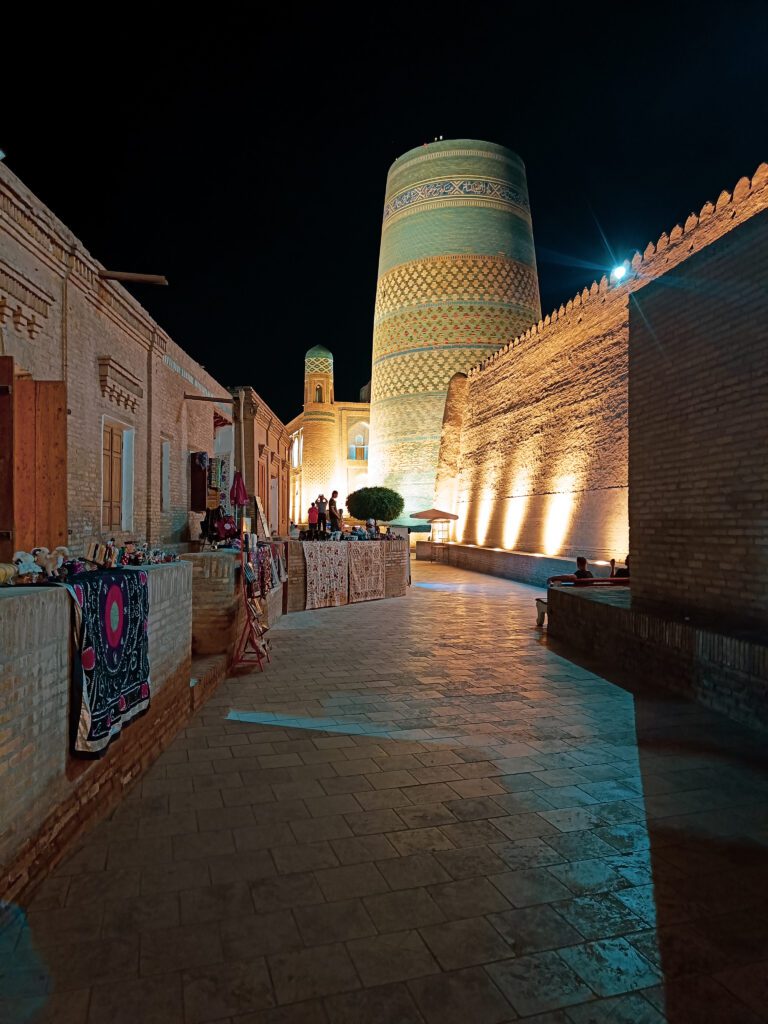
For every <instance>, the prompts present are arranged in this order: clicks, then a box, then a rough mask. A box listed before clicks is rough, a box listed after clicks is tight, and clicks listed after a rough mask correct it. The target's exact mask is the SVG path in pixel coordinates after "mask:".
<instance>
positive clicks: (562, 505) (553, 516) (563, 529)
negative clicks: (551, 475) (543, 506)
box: [543, 473, 576, 555]
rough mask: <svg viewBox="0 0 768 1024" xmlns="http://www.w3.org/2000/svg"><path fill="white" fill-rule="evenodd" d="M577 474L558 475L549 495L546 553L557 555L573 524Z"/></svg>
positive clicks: (545, 535) (545, 532) (544, 541)
mask: <svg viewBox="0 0 768 1024" xmlns="http://www.w3.org/2000/svg"><path fill="white" fill-rule="evenodd" d="M575 487H576V475H575V474H574V473H569V474H567V475H565V476H561V477H558V478H557V480H556V481H555V484H554V487H553V493H552V494H551V495H550V497H549V503H548V506H547V515H546V519H545V521H544V539H543V548H544V554H545V555H557V554H559V553H560V551H561V550H562V547H563V541H564V540H565V538H566V535H567V533H568V527H569V526H570V525H571V516H572V515H573V503H574V498H575V494H574V490H575Z"/></svg>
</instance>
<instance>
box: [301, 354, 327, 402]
mask: <svg viewBox="0 0 768 1024" xmlns="http://www.w3.org/2000/svg"><path fill="white" fill-rule="evenodd" d="M308 405H333V355H332V354H331V353H330V352H329V351H328V349H327V348H325V347H324V346H323V345H315V346H314V348H311V349H310V350H309V352H307V354H306V355H305V356H304V408H305V410H306V407H307V406H308Z"/></svg>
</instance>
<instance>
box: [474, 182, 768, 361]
mask: <svg viewBox="0 0 768 1024" xmlns="http://www.w3.org/2000/svg"><path fill="white" fill-rule="evenodd" d="M766 208H768V164H766V163H761V164H760V165H759V166H758V168H757V170H756V171H755V173H754V174H753V175H752V177H751V178H746V177H744V178H740V179H739V180H738V181H737V182H736V185H735V187H734V189H733V191H732V192H727V191H725V190H724V191H722V192H721V193H720V195H719V196H718V198H717V201H716V202H714V203H712V202H709V201H708V202H706V203H704V205H703V206H702V208H701V210H700V211H699V213H698V214H696V213H691V214H689V216H688V217H687V218H686V220H685V222H684V223H683V224H682V225H680V224H679V223H678V224H676V225H675V226H674V227H673V228H672V230H671V231H669V232H666V231H664V232H662V233H661V235H660V236H659V238H658V240H657V241H656V242H655V243H654V242H649V243H648V245H647V246H646V247H645V249H644V250H643V252H642V253H640V252H635V254H634V256H633V257H632V259H631V260H627V261H625V262H624V264H623V266H624V267H625V269H626V271H627V273H626V276H625V277H624V278H623V280H621V281H614V282H612V281H610V280H609V278H608V277H607V276H606V275H603V276H602V277H601V278H600V280H599V281H593V282H592V284H591V285H590V286H589V287H585V288H583V289H582V290H581V291H580V292H577V293H576V295H574V296H573V297H572V298H570V299H569V300H568V301H567V302H566V303H564V304H561V305H560V306H559V307H558V308H557V309H555V310H553V311H552V312H551V313H548V314H547V316H545V317H544V318H543V319H542V320H539V321H538V323H535V324H532V325H531V327H530V328H529V329H528V330H527V331H525V332H524V333H523V334H520V335H518V336H517V337H516V338H515V339H514V340H512V341H509V342H507V344H506V345H503V346H502V347H501V348H500V349H498V350H497V351H496V352H494V353H493V355H490V356H488V357H487V358H485V359H483V360H482V361H481V362H480V363H478V364H477V365H475V366H473V367H472V368H471V369H469V370H468V371H467V376H468V377H476V376H477V375H478V374H480V373H482V372H483V371H485V370H487V369H489V368H490V367H492V366H494V364H496V363H497V362H498V361H499V360H500V359H503V358H504V356H506V355H507V354H508V353H510V352H512V351H513V350H514V349H516V348H517V347H519V346H520V345H521V344H523V343H524V342H527V341H531V340H533V339H536V338H538V337H541V336H542V335H543V334H545V333H546V332H547V331H548V330H549V328H550V327H552V326H553V325H554V324H556V323H559V322H560V321H561V320H563V319H568V318H569V317H570V316H571V315H572V314H573V313H574V312H575V311H576V310H577V309H581V308H583V307H586V306H590V307H591V306H594V305H595V304H596V303H599V302H606V301H608V300H609V299H611V298H614V297H615V298H616V299H618V300H621V301H626V297H627V296H628V295H629V294H631V293H632V292H635V291H637V290H638V289H640V288H642V287H643V286H644V285H646V284H648V283H649V282H650V281H653V280H656V279H657V278H659V277H661V276H662V275H663V274H664V273H666V271H667V270H670V269H671V268H672V267H674V266H677V265H678V264H679V263H682V262H683V261H684V260H686V259H687V258H688V257H689V256H690V255H691V254H692V253H694V252H698V251H699V250H701V249H704V248H706V246H707V245H709V244H710V243H711V242H713V241H715V240H716V239H718V238H720V237H722V235H724V234H727V232H728V231H731V230H732V229H733V228H735V227H737V226H738V225H739V224H741V223H743V222H744V221H746V220H749V218H750V217H753V216H754V215H755V214H756V213H759V212H761V211H762V210H764V209H766Z"/></svg>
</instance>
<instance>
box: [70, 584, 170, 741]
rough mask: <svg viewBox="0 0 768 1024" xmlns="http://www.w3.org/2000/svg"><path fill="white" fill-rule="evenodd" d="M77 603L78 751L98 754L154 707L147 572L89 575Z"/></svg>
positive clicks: (75, 591) (74, 591)
mask: <svg viewBox="0 0 768 1024" xmlns="http://www.w3.org/2000/svg"><path fill="white" fill-rule="evenodd" d="M67 589H68V590H69V592H70V594H71V595H72V597H73V598H74V603H75V625H74V628H75V647H76V651H75V658H74V673H73V683H74V697H75V700H76V701H77V700H78V699H79V702H80V710H79V715H78V717H77V723H76V732H75V750H77V751H82V752H84V753H91V754H95V753H99V752H100V751H101V750H103V749H104V748H105V747H106V746H107V744H108V743H109V741H110V740H111V739H112V737H113V736H115V735H117V733H119V732H120V730H121V729H122V727H123V726H124V725H125V723H126V722H129V721H130V720H131V719H132V718H134V717H135V716H136V715H138V714H140V713H141V712H142V711H144V710H146V708H148V707H149V699H150V681H149V637H148V622H149V588H148V585H147V574H146V572H144V571H143V570H131V569H124V570H122V571H117V572H98V573H86V574H84V575H82V576H80V577H76V578H75V579H74V580H73V581H72V583H71V584H70V585H69V586H68V587H67Z"/></svg>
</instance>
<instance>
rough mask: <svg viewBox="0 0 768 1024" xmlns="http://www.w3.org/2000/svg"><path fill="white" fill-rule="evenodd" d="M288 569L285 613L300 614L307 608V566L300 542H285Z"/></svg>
mask: <svg viewBox="0 0 768 1024" xmlns="http://www.w3.org/2000/svg"><path fill="white" fill-rule="evenodd" d="M286 555H287V563H288V565H287V569H288V582H287V584H286V586H287V587H288V602H287V611H289V612H302V611H304V609H305V608H306V607H307V565H306V562H305V561H304V548H303V547H302V543H301V541H300V540H289V541H287V542H286Z"/></svg>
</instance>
